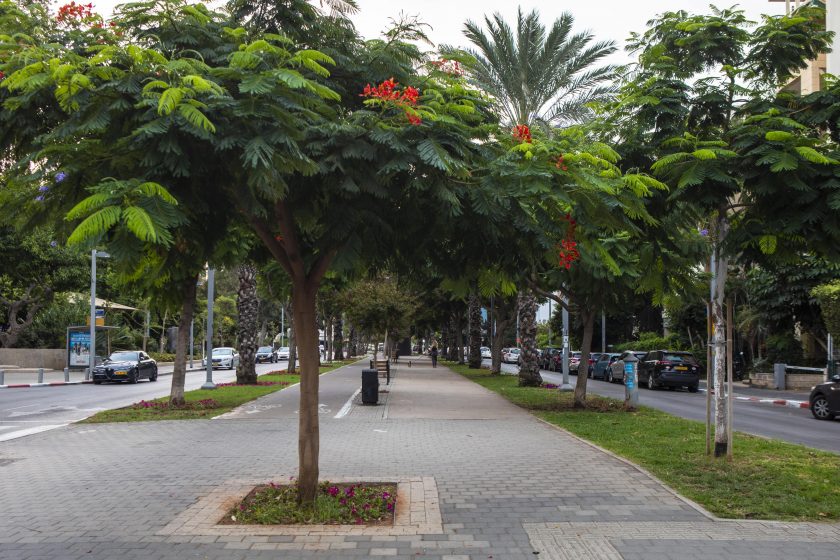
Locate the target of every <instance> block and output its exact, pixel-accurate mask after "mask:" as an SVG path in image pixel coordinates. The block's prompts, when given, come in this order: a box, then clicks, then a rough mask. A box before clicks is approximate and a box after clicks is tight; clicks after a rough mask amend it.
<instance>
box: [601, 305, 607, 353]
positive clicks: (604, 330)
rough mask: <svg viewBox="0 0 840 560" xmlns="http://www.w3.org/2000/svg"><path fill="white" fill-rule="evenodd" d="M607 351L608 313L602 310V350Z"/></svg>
mask: <svg viewBox="0 0 840 560" xmlns="http://www.w3.org/2000/svg"><path fill="white" fill-rule="evenodd" d="M606 351H607V314H606V313H605V312H604V310H603V309H602V310H601V352H606Z"/></svg>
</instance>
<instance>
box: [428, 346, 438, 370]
mask: <svg viewBox="0 0 840 560" xmlns="http://www.w3.org/2000/svg"><path fill="white" fill-rule="evenodd" d="M429 355H430V356H431V357H432V367H433V368H436V367H437V357H438V349H437V344H432V349H431V351H430V352H429Z"/></svg>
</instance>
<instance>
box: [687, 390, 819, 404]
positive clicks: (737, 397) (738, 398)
mask: <svg viewBox="0 0 840 560" xmlns="http://www.w3.org/2000/svg"><path fill="white" fill-rule="evenodd" d="M700 392H701V393H705V392H706V390H705V389H700ZM712 394H714V391H712ZM733 396H734V397H735V400H736V401H747V402H757V403H761V404H774V405H776V406H787V407H789V408H811V403H810V402H808V401H795V400H792V399H763V398H761V397H745V396H741V395H733Z"/></svg>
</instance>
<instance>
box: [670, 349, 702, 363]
mask: <svg viewBox="0 0 840 560" xmlns="http://www.w3.org/2000/svg"><path fill="white" fill-rule="evenodd" d="M662 360H663V361H665V362H685V363H686V364H696V363H697V360H695V359H694V356H692V355H691V354H677V353H674V352H664V353H663V354H662Z"/></svg>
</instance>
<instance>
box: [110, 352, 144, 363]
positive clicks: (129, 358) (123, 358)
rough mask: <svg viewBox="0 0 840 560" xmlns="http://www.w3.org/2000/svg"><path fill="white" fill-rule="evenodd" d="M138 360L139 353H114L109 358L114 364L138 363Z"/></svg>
mask: <svg viewBox="0 0 840 560" xmlns="http://www.w3.org/2000/svg"><path fill="white" fill-rule="evenodd" d="M138 359H139V358H138V357H137V352H114V353H112V354H111V355H110V356H108V360H110V361H112V362H136V361H137V360H138Z"/></svg>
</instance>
